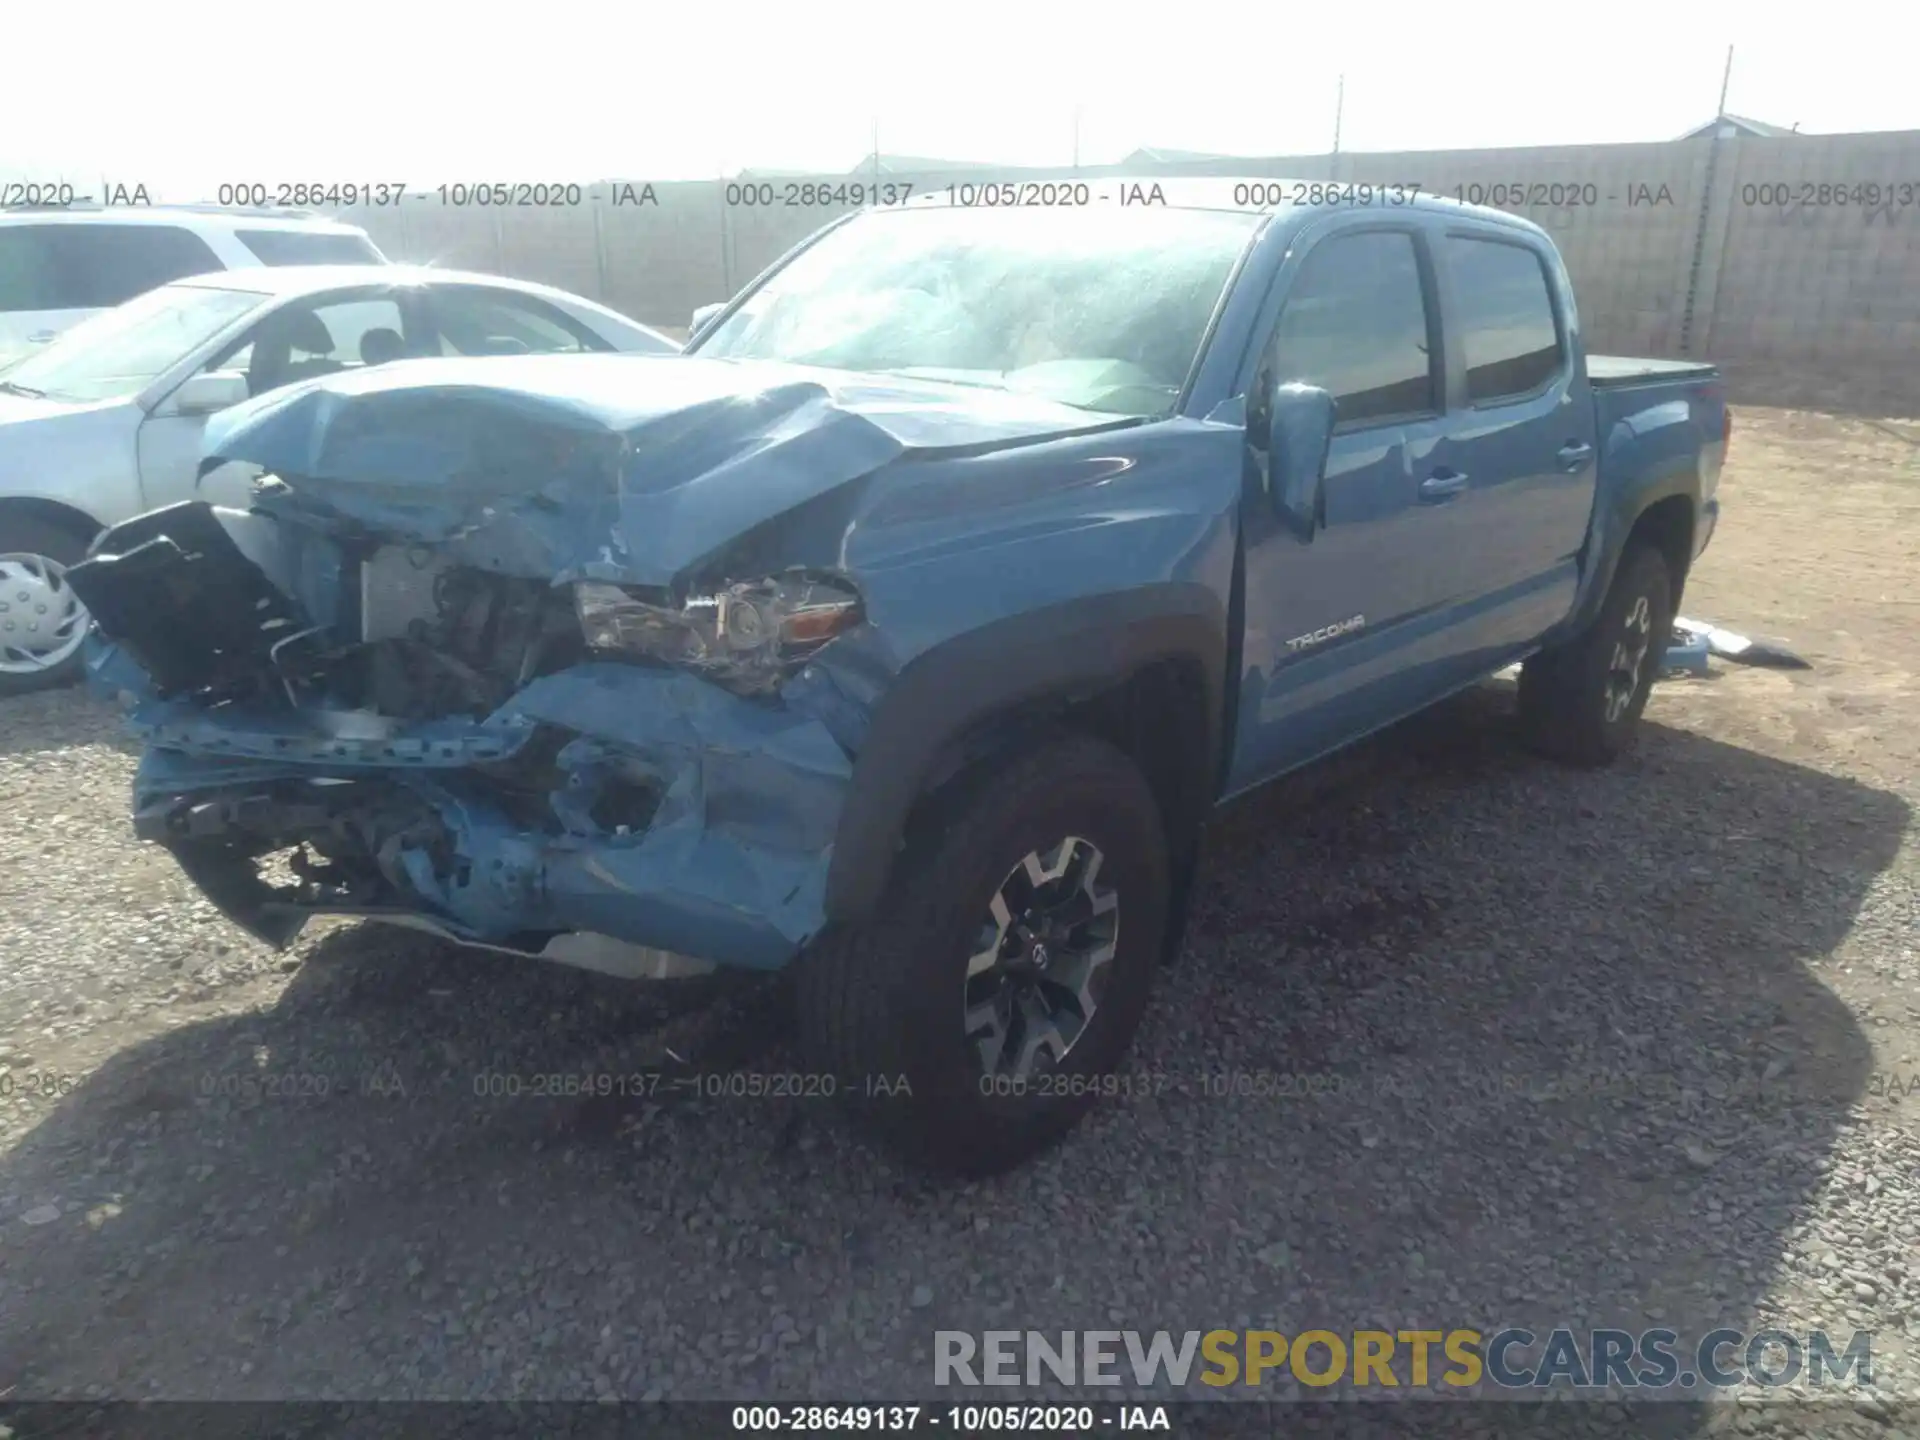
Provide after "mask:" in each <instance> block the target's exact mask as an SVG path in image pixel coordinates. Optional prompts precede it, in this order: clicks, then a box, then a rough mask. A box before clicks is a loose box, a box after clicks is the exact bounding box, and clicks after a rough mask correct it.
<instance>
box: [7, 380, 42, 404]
mask: <svg viewBox="0 0 1920 1440" xmlns="http://www.w3.org/2000/svg"><path fill="white" fill-rule="evenodd" d="M0 390H4V391H6V392H7V393H8V394H9V395H24V396H26V397H27V399H29V400H44V399H46V398H47V392H46V391H44V390H36V389H34V388H33V387H32V386H31V385H16V384H15V383H14V382H13V381H11V380H0Z"/></svg>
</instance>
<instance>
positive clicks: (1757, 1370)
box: [933, 1326, 1873, 1391]
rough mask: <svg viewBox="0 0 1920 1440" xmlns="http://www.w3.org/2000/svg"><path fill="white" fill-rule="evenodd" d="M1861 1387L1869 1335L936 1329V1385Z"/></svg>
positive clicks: (1869, 1355) (1866, 1380)
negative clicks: (1838, 1340)
mask: <svg viewBox="0 0 1920 1440" xmlns="http://www.w3.org/2000/svg"><path fill="white" fill-rule="evenodd" d="M1803 1376H1804V1377H1805V1380H1806V1382H1807V1383H1808V1384H1811V1385H1815V1386H1822V1385H1840V1384H1843V1383H1850V1384H1852V1385H1854V1386H1859V1387H1865V1386H1870V1385H1872V1384H1873V1332H1872V1331H1870V1330H1855V1331H1853V1332H1851V1334H1849V1335H1848V1337H1847V1341H1846V1344H1845V1345H1842V1346H1836V1345H1835V1344H1834V1342H1833V1340H1832V1338H1831V1337H1830V1336H1829V1335H1828V1334H1827V1332H1826V1331H1824V1330H1810V1331H1806V1332H1804V1333H1796V1332H1793V1331H1788V1330H1759V1331H1755V1332H1752V1333H1748V1332H1747V1331H1744V1330H1711V1331H1708V1332H1707V1333H1706V1334H1705V1335H1702V1336H1700V1337H1699V1338H1698V1339H1697V1340H1695V1341H1691V1342H1687V1341H1684V1340H1682V1338H1681V1336H1680V1335H1679V1333H1678V1332H1677V1331H1673V1330H1666V1329H1655V1330H1642V1331H1639V1332H1638V1333H1635V1332H1633V1331H1629V1330H1607V1329H1599V1330H1573V1329H1569V1328H1565V1327H1561V1328H1557V1329H1554V1330H1550V1331H1548V1332H1546V1333H1544V1334H1537V1333H1535V1332H1534V1331H1532V1330H1527V1329H1523V1328H1520V1327H1517V1326H1509V1327H1507V1328H1505V1329H1501V1330H1496V1331H1493V1332H1492V1333H1491V1334H1488V1333H1485V1332H1482V1331H1480V1330H1470V1329H1453V1330H1353V1331H1344V1332H1338V1333H1336V1332H1334V1331H1332V1330H1302V1331H1300V1332H1299V1333H1298V1334H1296V1335H1287V1334H1284V1333H1282V1332H1281V1331H1278V1330H1244V1331H1242V1330H1208V1331H1204V1332H1202V1331H1199V1330H1187V1331H1183V1332H1177V1333H1176V1332H1174V1331H1169V1330H1155V1331H1152V1332H1151V1333H1147V1332H1142V1331H1139V1330H1078V1331H1076V1330H1060V1331H1055V1332H1053V1333H1051V1334H1049V1333H1046V1332H1042V1331H1038V1330H1026V1331H1020V1330H986V1331H982V1332H980V1333H979V1334H978V1335H976V1334H975V1333H974V1332H972V1331H968V1330H937V1331H935V1332H934V1337H933V1379H934V1383H935V1384H936V1385H969V1386H979V1385H1010V1386H1011V1385H1028V1386H1037V1385H1043V1384H1047V1383H1049V1382H1052V1383H1055V1384H1062V1385H1124V1384H1127V1383H1129V1382H1131V1383H1132V1384H1133V1385H1135V1386H1137V1387H1139V1388H1142V1389H1146V1388H1149V1387H1153V1386H1157V1385H1171V1386H1173V1387H1175V1388H1184V1387H1186V1386H1189V1385H1192V1384H1196V1383H1197V1384H1200V1385H1207V1386H1212V1387H1215V1388H1220V1387H1225V1386H1242V1387H1247V1386H1251V1387H1258V1386H1261V1385H1284V1384H1285V1383H1287V1381H1288V1380H1289V1379H1291V1380H1293V1381H1297V1382H1298V1383H1299V1384H1301V1385H1307V1386H1312V1387H1314V1388H1317V1389H1324V1388H1326V1387H1329V1386H1334V1385H1342V1384H1345V1385H1348V1386H1354V1387H1368V1388H1373V1387H1378V1388H1385V1389H1411V1390H1422V1389H1431V1388H1438V1387H1442V1386H1444V1387H1447V1388H1448V1389H1456V1390H1462V1389H1470V1388H1473V1387H1475V1386H1484V1387H1491V1388H1492V1389H1494V1390H1531V1391H1537V1390H1547V1389H1574V1390H1605V1389H1609V1388H1612V1387H1618V1388H1622V1389H1628V1390H1649V1389H1651V1390H1664V1389H1679V1390H1691V1389H1694V1388H1696V1387H1699V1386H1702V1385H1704V1386H1709V1387H1712V1388H1715V1389H1725V1388H1728V1387H1731V1386H1741V1385H1760V1386H1766V1387H1769V1388H1773V1387H1777V1386H1782V1385H1791V1384H1793V1383H1794V1382H1795V1381H1796V1380H1799V1379H1801V1378H1802V1377H1803Z"/></svg>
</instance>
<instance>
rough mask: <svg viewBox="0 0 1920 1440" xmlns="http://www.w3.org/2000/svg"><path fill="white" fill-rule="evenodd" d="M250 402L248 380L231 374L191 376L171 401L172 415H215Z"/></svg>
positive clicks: (170, 412)
mask: <svg viewBox="0 0 1920 1440" xmlns="http://www.w3.org/2000/svg"><path fill="white" fill-rule="evenodd" d="M246 398H247V377H246V376H244V375H241V374H238V373H236V372H234V371H230V370H213V371H202V372H201V373H200V374H198V375H192V376H189V377H188V378H187V379H186V380H185V381H184V382H183V383H182V384H181V386H180V388H179V389H177V390H175V391H174V392H173V394H172V395H171V396H169V397H168V400H167V408H166V413H167V414H169V415H212V414H214V413H215V412H216V411H219V410H225V409H226V408H228V407H229V406H231V405H238V404H239V403H240V402H241V401H242V400H245V399H246Z"/></svg>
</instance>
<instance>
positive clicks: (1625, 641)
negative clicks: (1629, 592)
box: [1607, 595, 1653, 725]
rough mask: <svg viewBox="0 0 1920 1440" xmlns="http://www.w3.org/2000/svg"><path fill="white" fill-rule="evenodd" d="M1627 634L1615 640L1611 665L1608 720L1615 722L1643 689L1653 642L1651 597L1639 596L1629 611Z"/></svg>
mask: <svg viewBox="0 0 1920 1440" xmlns="http://www.w3.org/2000/svg"><path fill="white" fill-rule="evenodd" d="M1622 629H1623V631H1624V633H1623V634H1622V635H1621V637H1620V639H1619V640H1618V641H1616V642H1615V643H1614V647H1613V660H1612V661H1611V663H1609V664H1608V666H1607V723H1608V724H1609V725H1611V724H1612V723H1613V722H1614V721H1616V720H1618V719H1619V718H1620V717H1621V716H1622V715H1624V714H1626V713H1627V707H1628V706H1629V705H1631V704H1633V696H1634V692H1635V691H1637V690H1639V688H1640V667H1641V665H1643V664H1644V663H1645V662H1646V658H1647V650H1648V648H1649V647H1650V646H1651V644H1652V642H1653V607H1652V606H1650V605H1649V604H1647V597H1646V596H1644V595H1641V596H1639V597H1638V598H1636V599H1635V600H1634V602H1633V608H1632V609H1631V610H1629V611H1628V612H1627V622H1626V624H1625V626H1623V627H1622Z"/></svg>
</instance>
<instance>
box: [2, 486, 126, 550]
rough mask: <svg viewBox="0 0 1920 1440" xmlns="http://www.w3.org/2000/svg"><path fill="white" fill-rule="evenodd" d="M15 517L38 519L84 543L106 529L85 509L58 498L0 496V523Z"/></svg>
mask: <svg viewBox="0 0 1920 1440" xmlns="http://www.w3.org/2000/svg"><path fill="white" fill-rule="evenodd" d="M15 518H20V519H27V520H38V521H39V522H40V523H41V524H43V525H51V526H53V527H54V528H56V529H58V530H63V531H65V532H66V533H68V534H70V535H74V536H77V537H78V538H79V539H80V540H81V541H83V542H90V541H91V540H92V539H93V537H94V536H96V535H98V534H99V533H100V532H101V530H102V529H104V528H105V527H104V526H102V525H101V524H100V522H99V521H98V520H96V519H94V518H93V516H91V515H89V514H87V512H86V511H84V510H81V509H79V508H78V507H76V506H73V505H68V504H65V503H63V502H62V501H59V500H46V499H42V498H41V497H40V496H37V495H0V524H4V523H5V522H6V521H8V520H10V519H15Z"/></svg>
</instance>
